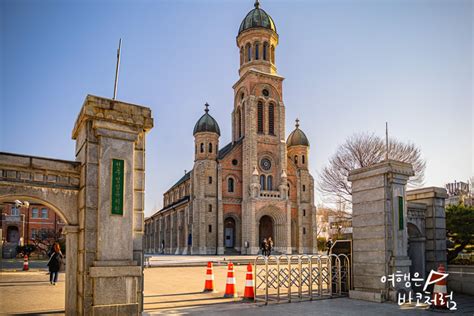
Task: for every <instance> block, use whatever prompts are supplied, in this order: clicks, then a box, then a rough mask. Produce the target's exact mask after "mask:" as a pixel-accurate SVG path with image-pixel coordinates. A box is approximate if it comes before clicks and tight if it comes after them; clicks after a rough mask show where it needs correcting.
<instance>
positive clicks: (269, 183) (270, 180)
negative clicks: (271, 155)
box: [267, 176, 273, 190]
mask: <svg viewBox="0 0 474 316" xmlns="http://www.w3.org/2000/svg"><path fill="white" fill-rule="evenodd" d="M267 190H273V177H272V176H268V177H267Z"/></svg>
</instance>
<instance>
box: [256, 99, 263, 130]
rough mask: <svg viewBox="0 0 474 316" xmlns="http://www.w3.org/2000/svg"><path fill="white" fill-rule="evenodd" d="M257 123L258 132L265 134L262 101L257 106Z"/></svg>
mask: <svg viewBox="0 0 474 316" xmlns="http://www.w3.org/2000/svg"><path fill="white" fill-rule="evenodd" d="M257 123H258V127H257V132H259V133H263V103H262V102H260V101H259V102H258V105H257Z"/></svg>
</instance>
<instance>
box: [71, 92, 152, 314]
mask: <svg viewBox="0 0 474 316" xmlns="http://www.w3.org/2000/svg"><path fill="white" fill-rule="evenodd" d="M152 127H153V119H152V118H151V110H150V109H149V108H146V107H142V106H138V105H134V104H129V103H124V102H120V101H116V100H110V99H106V98H101V97H96V96H91V95H88V96H87V97H86V100H85V102H84V105H83V106H82V109H81V112H80V113H79V116H78V118H77V120H76V124H75V126H74V130H73V139H75V140H76V160H77V161H79V162H80V163H81V179H80V191H79V201H78V202H79V203H78V204H79V243H78V248H79V249H78V255H79V266H78V293H79V295H78V311H77V314H79V315H138V314H139V313H140V312H141V310H142V307H143V269H142V260H143V223H144V222H143V217H144V216H143V209H144V190H145V133H146V132H147V131H149V130H150V129H151V128H152Z"/></svg>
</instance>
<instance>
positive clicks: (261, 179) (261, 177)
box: [260, 174, 265, 190]
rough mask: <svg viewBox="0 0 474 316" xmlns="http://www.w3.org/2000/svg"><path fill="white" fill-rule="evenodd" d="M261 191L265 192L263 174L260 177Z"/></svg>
mask: <svg viewBox="0 0 474 316" xmlns="http://www.w3.org/2000/svg"><path fill="white" fill-rule="evenodd" d="M260 190H265V176H264V175H263V174H262V175H261V176H260Z"/></svg>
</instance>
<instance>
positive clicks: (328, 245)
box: [326, 238, 332, 255]
mask: <svg viewBox="0 0 474 316" xmlns="http://www.w3.org/2000/svg"><path fill="white" fill-rule="evenodd" d="M331 247H332V239H331V238H329V240H328V242H327V243H326V248H327V250H328V255H329V254H330V253H331Z"/></svg>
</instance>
